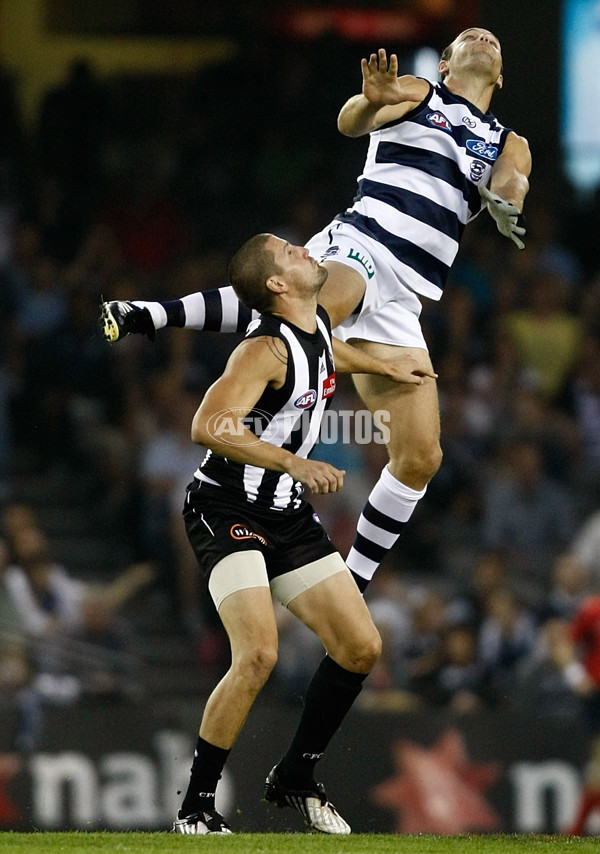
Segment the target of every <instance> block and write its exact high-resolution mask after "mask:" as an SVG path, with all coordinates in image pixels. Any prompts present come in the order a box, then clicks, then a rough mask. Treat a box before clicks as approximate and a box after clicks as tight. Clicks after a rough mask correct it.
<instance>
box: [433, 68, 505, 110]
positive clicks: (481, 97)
mask: <svg viewBox="0 0 600 854" xmlns="http://www.w3.org/2000/svg"><path fill="white" fill-rule="evenodd" d="M444 84H445V86H446V88H447V89H449V90H450V92H452V93H453V94H454V95H460V97H461V98H466V99H467V101H470V102H471V104H474V105H475V106H476V107H477V109H478V110H480V111H481V112H482V113H487V111H488V110H489V108H490V103H491V101H492V95H493V94H494V91H495V89H496V86H495V84H494V83H490V82H489V80H482V79H481V78H480V77H476V76H474V75H473V74H470V75H468V76H467V75H452V74H448V76H447V77H446V79H445V80H444Z"/></svg>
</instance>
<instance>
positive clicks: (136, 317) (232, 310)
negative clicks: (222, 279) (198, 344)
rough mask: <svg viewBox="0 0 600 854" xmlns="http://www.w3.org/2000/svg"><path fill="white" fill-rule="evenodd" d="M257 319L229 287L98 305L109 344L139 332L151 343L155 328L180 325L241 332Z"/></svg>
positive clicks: (114, 301) (101, 326) (208, 329)
mask: <svg viewBox="0 0 600 854" xmlns="http://www.w3.org/2000/svg"><path fill="white" fill-rule="evenodd" d="M256 317H258V314H257V312H254V311H252V310H251V309H249V308H247V307H246V306H245V305H242V303H240V302H239V301H238V298H237V297H236V295H235V292H234V290H233V288H232V287H231V286H228V287H223V288H215V289H214V290H210V291H198V292H197V293H195V294H189V295H188V296H185V297H182V298H181V299H174V300H166V301H164V302H159V301H157V302H147V301H144V300H133V301H127V300H113V301H110V302H103V303H102V305H101V315H100V329H101V332H102V335H103V336H104V338H105V339H106V340H107V341H110V342H111V343H112V342H114V341H120V340H121V339H122V338H125V336H127V335H131V334H135V333H141V334H143V335H147V336H148V338H150V340H154V336H155V334H156V330H157V329H162V328H163V327H165V326H179V327H185V328H187V329H201V330H204V331H205V332H243V331H244V330H245V329H246V327H247V326H248V324H249V323H250V321H251V320H252V319H254V318H256Z"/></svg>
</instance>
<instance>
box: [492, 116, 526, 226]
mask: <svg viewBox="0 0 600 854" xmlns="http://www.w3.org/2000/svg"><path fill="white" fill-rule="evenodd" d="M530 173H531V152H530V150H529V143H528V142H527V140H526V139H525V137H523V136H518V135H517V134H516V133H514V132H512V131H511V133H509V135H508V137H507V139H506V142H505V144H504V148H503V149H502V154H501V155H500V156H499V157H498V159H497V160H496V162H495V163H494V168H493V169H492V178H491V181H490V187H489V189H490V190H491V192H492V193H497V194H498V195H499V196H501V197H502V198H503V199H504V200H505V201H506V202H510V203H511V204H513V205H515V206H516V207H518V208H519V210H520V211H522V210H523V203H524V202H525V196H526V195H527V193H528V191H529V180H528V179H529V175H530Z"/></svg>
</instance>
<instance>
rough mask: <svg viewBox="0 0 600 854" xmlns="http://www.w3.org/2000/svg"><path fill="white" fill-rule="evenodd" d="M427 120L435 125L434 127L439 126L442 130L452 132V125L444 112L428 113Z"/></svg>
mask: <svg viewBox="0 0 600 854" xmlns="http://www.w3.org/2000/svg"><path fill="white" fill-rule="evenodd" d="M427 121H428V122H429V124H430V125H433V127H434V128H439V129H440V130H445V131H448V133H452V125H451V124H450V122H449V121H448V119H447V118H446V116H445V115H444V114H443V113H440V112H439V111H438V112H435V113H428V114H427Z"/></svg>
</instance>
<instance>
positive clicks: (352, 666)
mask: <svg viewBox="0 0 600 854" xmlns="http://www.w3.org/2000/svg"><path fill="white" fill-rule="evenodd" d="M381 648H382V642H381V635H380V634H379V632H378V631H377V629H376V628H375V626H373V631H372V632H370V633H369V634H368V635H365V636H364V637H362V638H360V639H357V640H356V641H355V643H354V644H353V645H352V647H351V648H350V649H348V650H347V651H346V657H345V658H346V660H345V663H344V664H342V666H344V667H346V668H347V669H348V670H352V671H354V672H356V673H370V672H371V670H372V669H373V667H375V665H376V664H377V662H378V661H379V658H380V657H381Z"/></svg>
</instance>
